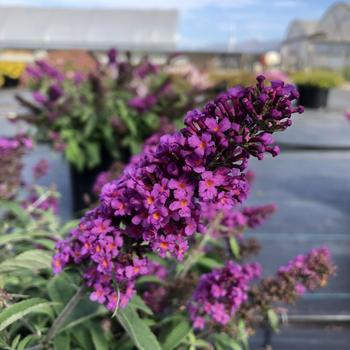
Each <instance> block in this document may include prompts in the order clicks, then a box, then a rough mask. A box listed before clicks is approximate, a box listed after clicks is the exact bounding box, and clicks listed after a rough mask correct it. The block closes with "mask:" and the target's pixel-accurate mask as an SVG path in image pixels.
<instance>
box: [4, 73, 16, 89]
mask: <svg viewBox="0 0 350 350" xmlns="http://www.w3.org/2000/svg"><path fill="white" fill-rule="evenodd" d="M4 78H5V81H4V85H3V86H4V87H6V88H12V87H17V86H18V84H19V79H13V78H10V77H9V76H7V75H5V76H4Z"/></svg>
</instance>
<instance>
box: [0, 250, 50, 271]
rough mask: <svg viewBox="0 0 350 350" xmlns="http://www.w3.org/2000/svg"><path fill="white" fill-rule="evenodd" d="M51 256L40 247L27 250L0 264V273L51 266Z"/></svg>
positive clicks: (37, 269) (48, 267) (36, 269)
mask: <svg viewBox="0 0 350 350" xmlns="http://www.w3.org/2000/svg"><path fill="white" fill-rule="evenodd" d="M51 259H52V256H51V254H49V253H48V252H46V251H44V250H40V249H33V250H28V251H26V252H24V253H21V254H19V255H17V256H16V257H14V258H11V259H8V260H5V261H4V262H2V263H1V264H0V273H9V272H13V271H16V270H19V269H29V270H34V271H39V270H42V269H50V268H51Z"/></svg>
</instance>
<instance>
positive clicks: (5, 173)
mask: <svg viewBox="0 0 350 350" xmlns="http://www.w3.org/2000/svg"><path fill="white" fill-rule="evenodd" d="M32 146H33V144H32V140H31V139H30V138H29V137H28V136H26V135H25V134H18V135H16V136H7V137H6V136H3V137H0V159H1V166H0V199H12V198H13V197H14V196H16V194H17V192H18V190H19V188H20V186H21V169H22V166H23V164H22V157H23V156H24V155H25V153H26V152H27V151H28V150H29V149H31V148H32Z"/></svg>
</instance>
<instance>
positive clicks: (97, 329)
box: [89, 323, 108, 350]
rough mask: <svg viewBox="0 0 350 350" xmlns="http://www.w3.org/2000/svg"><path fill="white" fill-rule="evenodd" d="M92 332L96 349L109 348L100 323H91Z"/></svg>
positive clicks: (105, 349)
mask: <svg viewBox="0 0 350 350" xmlns="http://www.w3.org/2000/svg"><path fill="white" fill-rule="evenodd" d="M90 325H91V326H90V327H89V330H90V334H91V339H92V342H93V343H94V348H95V350H108V342H107V339H106V337H105V334H104V333H103V330H102V328H101V326H100V325H97V324H96V323H94V324H93V323H90Z"/></svg>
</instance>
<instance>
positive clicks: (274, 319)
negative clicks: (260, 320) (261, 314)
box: [267, 309, 279, 330]
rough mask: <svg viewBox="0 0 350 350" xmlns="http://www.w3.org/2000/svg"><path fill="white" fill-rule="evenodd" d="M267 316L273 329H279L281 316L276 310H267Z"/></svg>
mask: <svg viewBox="0 0 350 350" xmlns="http://www.w3.org/2000/svg"><path fill="white" fill-rule="evenodd" d="M267 318H268V320H269V323H270V326H271V328H272V329H273V330H277V329H278V324H279V318H278V315H277V313H276V311H275V310H273V309H269V310H267Z"/></svg>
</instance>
